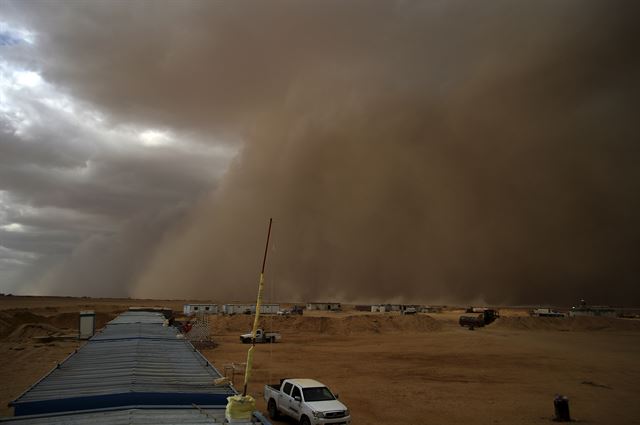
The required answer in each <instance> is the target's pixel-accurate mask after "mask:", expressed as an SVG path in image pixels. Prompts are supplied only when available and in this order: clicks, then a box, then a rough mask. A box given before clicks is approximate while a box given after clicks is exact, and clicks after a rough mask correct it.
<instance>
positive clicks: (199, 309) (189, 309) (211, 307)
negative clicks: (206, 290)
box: [182, 304, 219, 316]
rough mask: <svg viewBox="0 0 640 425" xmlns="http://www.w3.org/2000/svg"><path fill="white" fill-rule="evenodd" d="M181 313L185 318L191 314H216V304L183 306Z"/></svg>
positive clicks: (217, 311)
mask: <svg viewBox="0 0 640 425" xmlns="http://www.w3.org/2000/svg"><path fill="white" fill-rule="evenodd" d="M182 311H183V313H184V314H185V316H189V315H191V314H197V313H201V314H202V313H204V314H218V313H219V308H218V304H185V305H184V306H183V307H182Z"/></svg>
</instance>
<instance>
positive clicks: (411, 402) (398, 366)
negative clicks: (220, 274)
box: [0, 297, 640, 425]
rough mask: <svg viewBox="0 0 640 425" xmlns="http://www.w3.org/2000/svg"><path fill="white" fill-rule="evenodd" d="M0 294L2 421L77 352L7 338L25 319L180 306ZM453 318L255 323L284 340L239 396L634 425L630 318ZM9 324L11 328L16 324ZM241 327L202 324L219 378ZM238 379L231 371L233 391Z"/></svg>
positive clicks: (461, 420)
mask: <svg viewBox="0 0 640 425" xmlns="http://www.w3.org/2000/svg"><path fill="white" fill-rule="evenodd" d="M3 298H5V299H6V298H7V297H2V298H0V330H2V329H4V330H3V331H2V333H1V334H0V355H1V356H2V358H3V359H4V360H5V361H4V362H2V364H0V377H1V381H2V385H0V403H2V406H3V408H2V410H0V415H3V416H6V415H9V414H11V412H10V409H8V408H4V406H6V403H7V402H8V401H10V400H12V399H14V398H15V397H17V396H18V395H19V394H20V393H21V392H22V391H24V390H25V389H26V388H27V387H28V386H29V385H31V384H33V383H34V382H35V381H36V380H37V379H38V378H39V377H41V376H42V375H43V374H44V373H45V372H46V371H47V370H49V369H50V368H52V367H54V366H55V364H56V362H57V361H60V360H62V359H63V358H64V357H66V356H67V355H68V354H69V353H70V352H72V351H73V350H74V349H75V348H76V347H77V346H78V343H77V342H76V341H72V340H71V341H52V342H46V343H43V342H40V341H39V340H36V339H34V338H33V337H34V336H36V337H37V336H38V334H39V333H44V334H47V333H49V334H50V333H51V332H53V331H52V329H50V328H48V327H47V326H44V327H43V328H38V327H35V328H31V327H28V326H27V327H23V328H22V330H21V331H18V332H17V331H16V329H18V328H19V326H20V325H23V324H24V323H28V322H24V320H39V321H40V322H41V323H44V324H47V325H49V326H51V327H54V328H55V329H58V330H60V331H61V332H63V333H64V331H70V330H72V329H73V326H71V325H72V321H71V320H70V319H69V318H70V317H71V316H67V315H66V313H76V312H77V311H78V310H79V309H89V308H91V309H96V310H97V311H98V312H102V313H104V315H103V316H102V319H101V320H107V319H108V318H109V317H112V316H113V315H115V313H117V312H118V311H122V310H124V309H126V308H127V307H128V306H129V305H143V304H145V303H147V304H146V305H166V306H169V307H172V308H174V309H176V310H181V306H182V303H183V302H182V301H164V302H162V301H153V300H145V301H140V300H91V299H56V298H50V299H46V298H39V299H31V300H29V299H26V300H24V299H23V300H22V301H21V302H20V301H17V300H16V299H17V298H22V297H9V298H14V299H13V300H11V304H10V305H7V304H5V303H4V299H3ZM22 309H27V310H22ZM27 313H28V314H32V315H34V316H38V317H27ZM460 313H461V311H448V312H445V313H439V314H429V315H423V314H420V315H417V316H410V317H402V316H399V315H393V314H367V313H360V312H347V313H338V314H335V313H315V312H314V313H310V314H306V315H305V316H303V317H265V318H264V319H263V325H264V326H265V327H268V328H270V329H274V330H277V331H280V332H281V333H282V335H283V339H282V342H280V343H277V344H265V345H260V346H258V347H257V349H256V353H255V357H254V358H255V364H254V374H253V381H252V384H251V385H250V387H249V392H250V393H251V394H253V395H254V396H255V397H256V398H257V399H258V402H259V403H258V407H259V408H260V409H261V410H263V411H264V409H265V406H264V401H262V388H263V385H264V384H265V383H275V382H278V380H279V379H280V378H282V377H305V378H315V379H318V380H319V381H322V382H323V383H325V384H327V385H328V386H330V387H331V388H332V390H333V391H334V392H337V393H339V394H340V399H341V400H342V401H343V402H344V403H345V404H346V405H347V406H348V407H349V409H350V410H351V412H352V416H353V419H354V421H353V423H354V424H356V425H358V424H429V423H432V424H465V425H466V424H469V423H473V424H524V425H527V424H548V423H550V422H551V421H550V420H551V418H552V416H553V397H554V395H555V394H557V393H560V394H564V395H566V396H568V397H569V399H570V405H571V413H572V416H573V417H574V419H577V420H578V422H579V423H585V424H640V404H638V403H637V400H640V361H639V360H638V359H640V321H636V320H625V319H606V318H579V319H551V318H530V317H526V311H524V310H508V309H502V310H501V314H502V315H503V316H505V317H502V318H500V319H498V321H497V322H496V323H494V324H492V325H490V326H488V327H486V328H483V329H477V330H475V331H469V330H466V329H462V328H460V327H459V326H458V325H457V323H456V320H457V317H458V316H459V314H460ZM20 315H22V316H21V318H20V317H19V319H15V317H16V316H20ZM39 317H44V318H45V319H39ZM12 318H14V319H12ZM11 320H15V321H16V323H18V322H20V321H21V323H19V324H18V325H17V326H16V323H12V322H11ZM74 320H75V319H74ZM7 323H8V326H9V328H8V329H6V326H5V325H6V324H7ZM73 323H76V322H73ZM250 323H251V317H248V316H234V317H222V316H212V319H211V328H212V334H213V337H214V339H215V341H216V342H217V343H218V345H217V347H216V348H213V349H207V350H203V353H204V354H205V356H206V357H207V358H209V360H210V361H212V362H213V363H214V365H215V366H216V367H217V368H218V369H220V370H221V371H222V370H223V367H224V365H225V364H230V363H232V362H238V363H240V362H244V360H245V357H246V350H247V348H248V346H247V345H243V344H241V343H240V342H239V338H238V335H239V333H240V332H245V331H248V330H249V325H250ZM65 325H66V326H65ZM3 327H4V328H3ZM65 327H66V328H67V329H66V330H65ZM12 335H13V336H12ZM241 382H242V376H241V374H238V375H237V376H236V383H237V386H238V387H241ZM278 423H279V424H291V423H292V422H287V421H285V422H278Z"/></svg>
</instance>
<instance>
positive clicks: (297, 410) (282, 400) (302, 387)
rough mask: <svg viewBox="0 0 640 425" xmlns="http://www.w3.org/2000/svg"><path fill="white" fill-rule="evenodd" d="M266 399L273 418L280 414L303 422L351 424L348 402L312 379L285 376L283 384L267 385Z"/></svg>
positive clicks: (313, 423)
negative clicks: (340, 399) (342, 401)
mask: <svg viewBox="0 0 640 425" xmlns="http://www.w3.org/2000/svg"><path fill="white" fill-rule="evenodd" d="M264 401H266V402H267V410H268V411H269V416H270V417H271V419H277V418H278V417H279V416H280V415H281V414H283V415H286V416H289V417H291V418H293V419H295V420H296V421H298V422H299V423H300V425H320V424H335V425H349V424H350V423H351V415H350V414H349V409H347V406H345V405H344V404H342V403H341V402H340V401H339V400H338V397H337V396H335V395H333V393H332V392H331V391H330V390H329V388H327V387H326V386H325V385H324V384H322V383H320V382H318V381H316V380H313V379H283V380H281V381H280V385H265V387H264Z"/></svg>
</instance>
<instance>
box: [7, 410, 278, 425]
mask: <svg viewBox="0 0 640 425" xmlns="http://www.w3.org/2000/svg"><path fill="white" fill-rule="evenodd" d="M254 418H255V419H254V420H255V423H256V424H263V425H270V424H269V421H268V420H266V419H265V418H264V416H262V415H261V414H260V413H258V412H256V413H255V414H254ZM224 422H225V416H224V410H223V409H199V408H196V407H193V406H192V407H189V408H185V407H184V406H179V407H176V406H161V407H159V406H158V407H149V408H146V407H145V408H139V407H136V408H129V409H117V410H97V411H96V410H94V411H81V412H63V413H57V414H47V415H33V416H16V417H13V418H0V423H2V424H17V425H50V424H51V425H100V424H109V425H203V424H221V423H224Z"/></svg>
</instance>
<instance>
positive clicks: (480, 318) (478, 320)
mask: <svg viewBox="0 0 640 425" xmlns="http://www.w3.org/2000/svg"><path fill="white" fill-rule="evenodd" d="M498 317H500V316H499V315H498V311H497V310H493V309H490V308H486V309H484V310H483V311H482V313H481V314H478V315H474V316H460V319H459V321H458V323H460V326H466V327H468V328H469V329H474V328H481V327H483V326H486V325H489V324H491V323H493V322H494V321H495V320H496V319H497V318H498Z"/></svg>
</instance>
